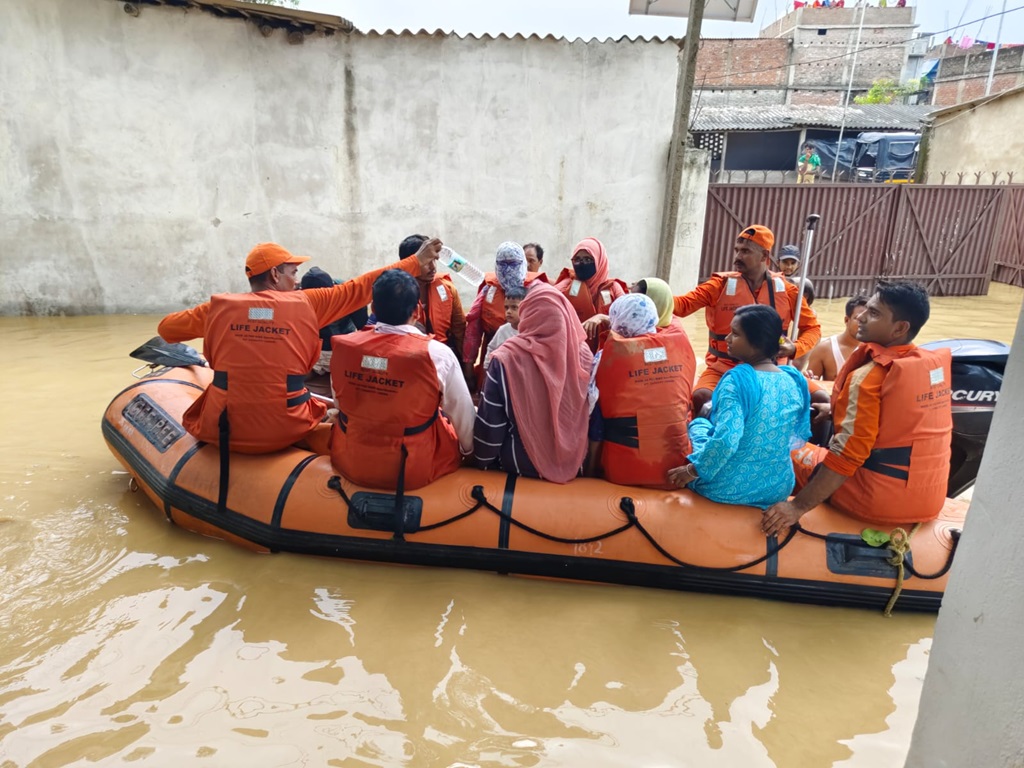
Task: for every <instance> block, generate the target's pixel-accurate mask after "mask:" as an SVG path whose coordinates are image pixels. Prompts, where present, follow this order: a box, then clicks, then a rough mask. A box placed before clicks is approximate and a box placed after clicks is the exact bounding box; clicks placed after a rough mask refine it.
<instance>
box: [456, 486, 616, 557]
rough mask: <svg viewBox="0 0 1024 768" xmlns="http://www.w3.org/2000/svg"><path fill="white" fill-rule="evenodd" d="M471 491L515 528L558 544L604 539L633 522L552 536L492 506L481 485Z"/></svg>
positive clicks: (614, 534) (483, 503)
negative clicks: (575, 535)
mask: <svg viewBox="0 0 1024 768" xmlns="http://www.w3.org/2000/svg"><path fill="white" fill-rule="evenodd" d="M472 493H473V498H474V499H476V500H477V501H478V502H480V504H481V505H482V506H484V507H487V509H489V510H491V512H493V513H494V514H496V515H497V516H498V517H500V518H502V519H503V520H508V522H509V523H511V524H512V525H514V526H516V527H517V528H520V529H522V530H524V531H526V532H527V533H532V534H533V535H534V536H538V537H540V538H542V539H547V540H548V541H556V542H558V543H559V544H592V543H593V542H595V541H603V540H604V539H610V538H611V537H612V536H618V535H619V534H620V533H622V532H623V531H628V530H629V529H630V528H632V527H633V525H634V524H635V523H634V521H633V520H627V521H626V523H625V525H620V526H619V527H618V528H615V529H614V530H611V531H607V532H606V533H599V534H598V535H597V536H588V537H587V538H585V539H566V538H563V537H561V536H554V535H552V534H550V533H544V532H543V531H538V530H537V529H536V528H534V527H532V526H529V525H527V524H526V523H523V522H520V521H519V520H516V519H515V518H514V517H512V515H508V514H506V513H504V512H502V511H501V510H500V509H499V508H498V507H496V506H494V505H493V504H491V502H489V501H488V500H487V496H485V495H484V489H483V486H482V485H474V486H473V492H472Z"/></svg>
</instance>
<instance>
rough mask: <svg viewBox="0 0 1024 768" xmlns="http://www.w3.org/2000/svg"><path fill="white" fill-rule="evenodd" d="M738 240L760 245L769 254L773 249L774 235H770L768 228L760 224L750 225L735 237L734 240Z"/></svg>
mask: <svg viewBox="0 0 1024 768" xmlns="http://www.w3.org/2000/svg"><path fill="white" fill-rule="evenodd" d="M739 238H743V239H744V240H749V241H750V242H752V243H753V244H754V245H760V246H761V247H762V248H764V249H765V250H766V251H768V252H769V253H771V250H772V248H774V247H775V235H774V234H772V231H771V230H770V229H768V227H765V226H762V225H761V224H751V225H750V226H749V227H747V228H746V229H744V230H743V231H742V232H740V233H739V234H738V235H737V236H736V239H739Z"/></svg>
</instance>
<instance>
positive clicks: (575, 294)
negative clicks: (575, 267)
mask: <svg viewBox="0 0 1024 768" xmlns="http://www.w3.org/2000/svg"><path fill="white" fill-rule="evenodd" d="M555 288H557V289H558V290H560V291H561V292H562V293H563V294H564V295H565V298H567V299H568V300H569V303H570V304H572V308H573V309H575V310H576V315H577V316H578V317H579V319H580V322H581V323H582V322H583V321H584V320H589V319H590V318H592V317H593V316H594V315H606V314H608V308H609V307H610V306H611V305H612V302H613V301H615V300H616V299H617V298H619V296H622V295H624V294H626V293H627V292H628V291H629V287H628V286H627V285H626V284H625V283H624V282H622V281H621V280H618V279H616V278H612V279H611V280H605V281H604V282H603V283H601V287H600V288H599V289H598V291H597V296H591V295H590V288H588V287H587V283H586V281H584V280H577V279H576V273H575V272H573V271H572V270H571V269H569V268H568V267H566V268H565V269H563V270H562V271H561V272H559V273H558V280H556V281H555Z"/></svg>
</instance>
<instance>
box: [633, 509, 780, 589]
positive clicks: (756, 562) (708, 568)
mask: <svg viewBox="0 0 1024 768" xmlns="http://www.w3.org/2000/svg"><path fill="white" fill-rule="evenodd" d="M619 509H621V510H622V511H623V512H625V513H626V517H627V518H628V519H629V521H630V523H631V524H632V525H634V526H636V529H637V530H638V531H640V533H641V534H642V535H643V537H644V538H645V539H647V541H649V542H650V543H651V546H653V547H654V548H655V549H656V550H657V551H658V552H659V553H660V554H661V556H662V557H664V558H666V559H668V560H671V561H672V562H673V563H675V564H676V565H678V566H681V567H683V568H692V569H693V570H695V571H711V572H714V573H735V572H736V571H745V570H746V569H747V568H753V567H754V566H755V565H760V564H761V563H763V562H764V561H765V560H768V559H770V558H772V557H775V555H777V554H778V553H779V552H780V551H781V550H782V549H783V548H784V547H785V546H786V545H787V544H789V542H791V541H792V540H793V537H794V536H796V534H797V526H793V527H791V528H790V529H789V533H788V534H786V538H785V539H783V540H782V541H781V542H779V544H778V546H776V547H775V548H774V549H769V550H768V551H767V552H765V553H764V554H763V555H761V556H760V557H758V558H756V559H754V560H751V561H750V562H749V563H742V564H741V565H732V566H729V567H727V568H715V567H713V566H708V565H694V564H693V563H687V562H686V561H684V560H680V559H679V558H678V557H676V556H675V555H673V554H671V553H670V552H669V551H668V550H666V549H665V548H664V547H663V546H661V544H659V543H658V541H657V539H655V538H654V537H653V536H652V535H651V534H650V532H649V531H648V530H647V529H646V528H644V526H643V523H641V522H640V521H639V520H638V519H637V516H636V508H635V506H634V505H633V500H632V499H631V498H630V497H629V496H623V497H622V499H621V500H620V501H619Z"/></svg>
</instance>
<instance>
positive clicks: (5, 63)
mask: <svg viewBox="0 0 1024 768" xmlns="http://www.w3.org/2000/svg"><path fill="white" fill-rule="evenodd" d="M0 18H2V19H3V23H2V24H0V81H2V82H3V87H2V88H0V176H2V183H0V268H2V272H3V275H4V279H3V280H2V281H0V313H7V314H10V313H41V314H49V313H58V312H67V313H93V312H123V311H129V312H135V311H139V312H152V311H162V310H167V309H176V308H180V307H181V306H183V305H186V304H190V303H193V302H196V301H199V300H202V299H204V298H206V297H207V296H208V295H209V294H210V293H212V292H215V291H223V290H244V289H246V287H247V285H246V283H245V280H244V274H243V269H242V264H243V260H244V257H245V254H246V252H247V251H248V249H249V248H250V247H251V246H252V245H254V244H255V243H257V242H260V241H263V240H274V241H277V242H280V243H282V244H283V245H285V246H286V247H288V248H289V249H291V250H292V251H293V252H295V253H302V254H309V255H311V256H313V257H314V259H315V261H316V263H318V264H319V265H320V266H322V267H324V268H325V269H327V270H328V271H330V272H331V273H332V274H334V275H335V276H336V277H347V276H351V275H353V274H357V273H360V272H362V271H365V270H367V269H371V268H373V267H376V266H379V265H380V264H382V263H386V262H387V261H390V260H391V259H392V258H393V257H394V256H395V254H396V251H397V244H398V242H399V241H400V240H401V238H402V237H404V236H405V235H407V234H410V233H412V232H423V233H425V234H439V235H440V236H441V237H443V238H444V239H445V240H446V241H447V242H448V243H450V244H451V245H452V246H453V247H454V248H455V249H456V250H458V251H459V252H461V253H463V255H465V256H468V257H469V258H471V259H473V260H476V261H478V262H479V263H480V265H481V266H482V267H485V268H486V266H487V264H488V263H489V259H490V257H492V256H493V252H494V248H495V246H496V245H497V244H498V243H499V242H501V241H502V240H506V239H514V240H518V241H520V242H525V241H528V240H536V241H539V242H541V243H542V244H543V245H544V246H545V248H546V249H547V251H548V254H549V255H548V256H547V258H546V260H545V266H546V267H547V271H548V272H549V274H553V273H557V271H558V270H559V269H560V268H561V267H562V266H564V265H566V264H568V260H569V256H570V250H571V248H572V246H573V245H574V243H575V242H576V241H577V240H579V239H581V238H583V237H585V236H595V237H598V238H600V239H602V240H603V241H604V242H605V244H606V246H607V247H608V250H609V254H610V258H611V260H612V273H613V274H615V275H617V276H620V277H623V278H626V279H636V278H639V277H642V276H645V275H649V274H652V273H653V271H654V266H655V263H656V251H657V242H658V227H659V225H660V220H661V211H660V205H661V196H662V189H663V182H664V176H665V166H666V157H667V145H668V140H669V136H670V132H671V127H672V109H673V107H674V88H675V78H676V46H675V45H674V44H671V43H659V42H650V43H645V42H636V43H630V42H628V41H625V42H621V43H616V42H605V43H596V42H590V43H584V42H581V41H577V42H572V43H570V42H565V41H555V40H540V39H536V38H534V39H529V40H524V39H521V38H520V39H511V40H510V39H504V38H499V39H482V40H477V39H474V38H467V39H459V38H457V37H445V36H433V35H426V34H423V35H416V36H412V35H405V36H396V35H377V34H367V35H363V34H355V35H351V36H348V35H344V34H340V33H339V34H337V35H335V36H333V37H316V36H314V37H307V38H306V40H305V43H304V44H303V45H289V44H288V43H287V41H286V40H285V37H284V35H283V33H282V32H281V31H278V32H276V33H275V34H274V35H272V36H271V37H269V38H264V37H262V36H261V35H260V33H259V31H258V30H257V28H256V27H255V26H254V25H252V24H248V23H245V22H241V21H233V20H223V19H218V18H215V17H213V16H211V15H209V14H207V13H202V12H200V11H189V12H186V11H184V10H181V9H169V8H164V7H153V6H146V5H141V14H140V15H139V16H138V18H134V17H132V16H130V15H128V14H126V13H125V12H124V11H123V10H122V6H121V3H119V2H113V1H112V0H31V2H25V0H0ZM699 242H700V241H699V239H697V240H696V242H695V244H694V245H695V246H696V247H699ZM695 279H696V271H694V274H693V276H692V278H691V279H690V281H689V282H690V284H691V285H692V283H693V280H695Z"/></svg>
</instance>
